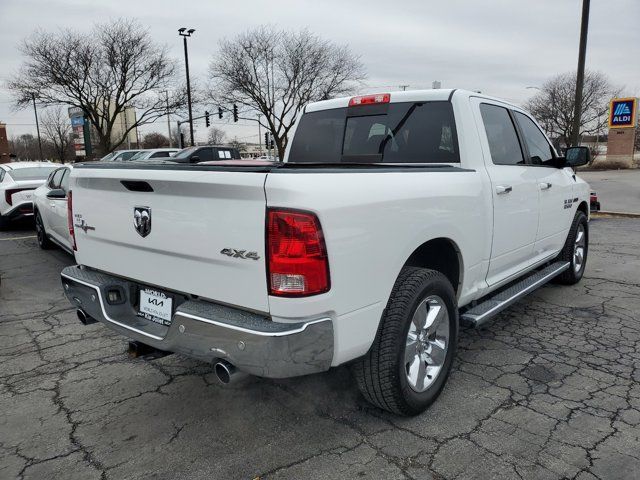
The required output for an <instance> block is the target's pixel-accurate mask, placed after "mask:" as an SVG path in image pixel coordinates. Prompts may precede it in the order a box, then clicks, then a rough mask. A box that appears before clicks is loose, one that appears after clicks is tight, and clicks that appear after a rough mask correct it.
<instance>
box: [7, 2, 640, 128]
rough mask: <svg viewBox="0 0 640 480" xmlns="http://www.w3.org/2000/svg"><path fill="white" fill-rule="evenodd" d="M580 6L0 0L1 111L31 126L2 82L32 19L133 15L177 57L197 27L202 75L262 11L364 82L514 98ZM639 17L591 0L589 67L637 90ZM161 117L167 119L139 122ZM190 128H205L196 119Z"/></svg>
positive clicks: (568, 33)
mask: <svg viewBox="0 0 640 480" xmlns="http://www.w3.org/2000/svg"><path fill="white" fill-rule="evenodd" d="M580 11H581V0H532V1H522V0H511V1H507V0H502V1H500V0H482V1H472V0H440V1H432V0H410V1H409V0H400V1H395V2H388V1H384V2H382V1H378V0H366V1H354V0H349V1H345V0H340V1H336V0H329V1H328V0H315V1H301V0H300V1H293V0H270V1H269V2H265V1H262V2H261V1H250V0H241V1H203V0H200V1H190V0H181V1H175V0H172V1H160V0H128V1H122V0H103V1H101V2H96V1H86V0H46V1H35V0H0V45H1V47H0V121H3V122H5V123H7V124H8V133H9V136H10V137H11V136H13V135H17V134H20V133H24V132H34V133H35V122H34V117H33V111H32V110H22V111H17V112H16V111H13V110H12V106H11V97H10V95H9V92H8V91H7V90H6V88H5V86H4V82H5V81H6V80H7V78H8V77H9V76H10V75H11V73H12V72H15V71H16V70H17V69H18V67H19V66H20V63H21V55H20V52H19V51H18V49H17V46H18V44H19V43H20V41H21V40H22V38H24V37H25V36H26V35H28V34H29V33H31V32H32V31H33V30H34V29H36V28H42V29H44V30H56V29H59V28H63V27H72V28H75V29H78V30H88V29H90V27H91V25H92V24H94V23H96V22H101V21H104V20H106V19H109V18H111V17H118V16H127V17H135V18H137V19H138V20H139V21H140V22H141V23H142V24H143V25H144V26H146V27H147V28H148V29H149V32H150V33H151V35H152V37H153V38H154V39H156V40H157V41H158V42H160V43H162V44H166V45H167V46H169V47H170V49H171V53H172V55H174V56H175V57H176V58H177V59H180V60H181V62H182V55H183V52H182V42H181V39H180V38H179V37H178V35H177V29H178V28H179V27H182V26H184V27H191V28H195V29H196V33H195V34H194V36H193V37H192V39H191V40H190V44H189V56H190V67H191V75H192V78H193V77H197V78H198V80H199V82H200V83H201V84H202V83H205V82H206V72H207V66H208V64H209V61H210V59H211V57H212V55H214V54H215V53H216V48H217V44H218V41H219V40H220V39H221V38H225V37H229V36H233V35H235V34H236V33H237V32H240V31H242V30H245V29H248V28H251V27H253V26H256V25H259V24H264V23H269V24H273V25H277V26H279V27H282V28H285V29H301V28H309V29H310V30H311V31H313V32H314V33H317V34H319V35H321V36H322V37H324V38H326V39H329V40H331V41H333V42H336V43H339V44H347V45H349V47H350V48H351V49H352V51H353V52H354V53H356V54H357V55H360V57H361V59H362V62H363V64H364V66H365V69H366V71H367V73H368V80H367V84H368V86H369V87H370V88H371V89H372V90H374V91H389V90H394V89H395V90H397V89H398V87H397V86H398V85H409V88H411V89H413V88H430V86H431V82H432V81H433V80H440V81H441V82H442V86H443V88H450V87H457V88H466V89H470V90H481V91H482V92H483V93H488V94H491V95H494V96H497V97H502V98H505V99H508V100H510V101H512V102H516V103H522V102H524V101H526V99H527V98H528V97H529V96H531V95H533V94H534V93H535V90H533V89H527V88H526V87H527V86H537V85H540V84H542V82H544V80H545V79H547V78H548V77H550V76H552V75H554V74H556V73H560V72H565V71H571V70H575V68H576V63H577V52H578V38H579V28H580ZM639 19H640V1H639V0H615V1H611V0H592V2H591V17H590V25H589V41H588V47H587V68H589V69H592V70H600V71H603V72H605V73H607V74H608V75H609V77H610V78H611V80H612V82H613V83H614V84H616V85H619V86H621V87H624V90H623V93H624V94H625V95H634V96H640V28H638V20H639ZM181 65H182V63H181ZM181 68H182V66H181ZM207 108H209V106H205V105H198V106H196V108H195V111H196V113H201V112H202V111H204V110H205V109H207ZM194 115H195V113H194ZM166 128H167V127H166V119H165V120H161V121H159V122H157V123H155V124H154V125H151V126H147V127H145V128H144V130H143V131H145V132H146V131H154V130H156V131H160V132H162V133H166ZM222 128H224V129H225V130H226V132H227V134H228V135H229V136H234V135H237V136H239V137H242V138H244V139H245V140H251V138H250V136H252V135H253V138H254V139H257V131H256V128H255V127H249V126H244V127H243V126H241V125H231V126H229V125H223V126H222ZM197 130H198V137H200V138H204V136H205V135H206V132H205V129H204V125H201V126H200V128H198V129H197Z"/></svg>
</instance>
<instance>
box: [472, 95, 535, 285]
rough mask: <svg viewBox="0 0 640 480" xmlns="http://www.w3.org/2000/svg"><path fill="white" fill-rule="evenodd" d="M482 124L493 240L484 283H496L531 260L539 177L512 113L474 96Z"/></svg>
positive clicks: (508, 276) (524, 266)
mask: <svg viewBox="0 0 640 480" xmlns="http://www.w3.org/2000/svg"><path fill="white" fill-rule="evenodd" d="M474 101H475V103H476V105H477V109H476V115H477V117H478V120H479V122H478V123H479V125H481V128H480V130H482V128H484V135H482V132H481V135H480V137H481V143H482V148H483V154H484V158H485V165H486V168H487V171H488V173H489V176H490V178H491V188H492V192H493V193H492V195H493V243H492V247H491V258H490V262H489V270H488V273H487V283H488V284H489V285H490V286H491V285H495V284H497V283H500V282H502V281H504V280H506V279H508V278H510V277H512V276H514V275H516V274H517V273H518V272H520V271H522V270H524V269H525V268H527V267H528V266H529V265H530V264H531V263H532V257H533V244H534V242H535V238H536V233H537V230H538V178H537V173H536V169H535V168H532V167H531V166H530V165H528V164H527V162H526V161H525V156H524V153H523V148H522V146H521V144H520V141H519V138H518V135H517V133H516V127H515V124H514V121H513V117H512V113H511V112H510V111H509V109H508V108H506V107H505V106H502V105H500V104H499V103H493V102H490V101H486V100H479V99H476V100H474Z"/></svg>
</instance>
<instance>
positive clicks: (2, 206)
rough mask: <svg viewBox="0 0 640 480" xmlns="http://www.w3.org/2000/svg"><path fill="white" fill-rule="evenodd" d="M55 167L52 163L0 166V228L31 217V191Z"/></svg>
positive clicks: (7, 164)
mask: <svg viewBox="0 0 640 480" xmlns="http://www.w3.org/2000/svg"><path fill="white" fill-rule="evenodd" d="M56 166H57V165H56V164H55V163H52V162H14V163H3V164H0V228H2V227H6V226H7V225H8V224H9V222H11V221H14V220H20V219H22V218H29V217H32V216H33V191H34V190H35V189H36V188H38V187H39V186H40V185H42V184H43V183H44V182H45V181H46V179H47V176H48V175H49V174H50V173H51V172H52V171H53V170H55V168H56Z"/></svg>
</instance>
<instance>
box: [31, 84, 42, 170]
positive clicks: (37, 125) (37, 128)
mask: <svg viewBox="0 0 640 480" xmlns="http://www.w3.org/2000/svg"><path fill="white" fill-rule="evenodd" d="M31 99H32V100H33V113H34V114H35V116H36V130H37V131H38V148H39V149H40V160H44V157H43V155H42V140H41V139H40V124H39V122H38V109H37V108H36V94H35V93H32V94H31Z"/></svg>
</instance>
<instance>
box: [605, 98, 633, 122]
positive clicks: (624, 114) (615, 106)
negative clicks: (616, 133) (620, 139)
mask: <svg viewBox="0 0 640 480" xmlns="http://www.w3.org/2000/svg"><path fill="white" fill-rule="evenodd" d="M636 111H637V99H636V98H614V99H613V100H611V104H610V105H609V128H629V127H635V126H636Z"/></svg>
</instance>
